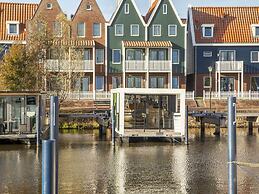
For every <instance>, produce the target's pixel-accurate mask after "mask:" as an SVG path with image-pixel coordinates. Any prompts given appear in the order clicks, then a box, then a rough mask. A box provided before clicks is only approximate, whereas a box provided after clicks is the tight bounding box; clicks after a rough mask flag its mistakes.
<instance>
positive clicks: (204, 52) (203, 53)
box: [202, 51, 213, 58]
mask: <svg viewBox="0 0 259 194" xmlns="http://www.w3.org/2000/svg"><path fill="white" fill-rule="evenodd" d="M206 53H207V54H208V53H210V55H206ZM202 56H203V57H205V58H210V57H212V56H213V53H212V51H203V52H202Z"/></svg>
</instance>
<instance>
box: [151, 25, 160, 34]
mask: <svg viewBox="0 0 259 194" xmlns="http://www.w3.org/2000/svg"><path fill="white" fill-rule="evenodd" d="M155 26H159V29H160V30H159V35H155V33H154V32H155ZM152 34H153V36H161V24H153V25H152Z"/></svg>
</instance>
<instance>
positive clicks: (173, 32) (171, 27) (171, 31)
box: [168, 24, 177, 36]
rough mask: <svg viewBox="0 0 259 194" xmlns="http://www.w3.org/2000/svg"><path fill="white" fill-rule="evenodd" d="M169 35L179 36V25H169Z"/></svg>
mask: <svg viewBox="0 0 259 194" xmlns="http://www.w3.org/2000/svg"><path fill="white" fill-rule="evenodd" d="M168 36H177V25H175V24H170V25H168Z"/></svg>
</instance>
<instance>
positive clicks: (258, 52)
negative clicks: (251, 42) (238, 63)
mask: <svg viewBox="0 0 259 194" xmlns="http://www.w3.org/2000/svg"><path fill="white" fill-rule="evenodd" d="M253 53H257V57H258V61H253V57H252V56H253ZM250 59H251V60H250V61H251V63H259V51H251V52H250Z"/></svg>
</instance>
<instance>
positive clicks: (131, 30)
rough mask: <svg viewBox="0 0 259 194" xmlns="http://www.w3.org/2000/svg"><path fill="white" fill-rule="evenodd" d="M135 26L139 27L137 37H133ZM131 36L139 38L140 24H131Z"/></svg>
mask: <svg viewBox="0 0 259 194" xmlns="http://www.w3.org/2000/svg"><path fill="white" fill-rule="evenodd" d="M133 26H137V27H138V34H137V35H133V33H132V32H133V30H132V29H133V28H132V27H133ZM130 36H139V24H131V25H130Z"/></svg>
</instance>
